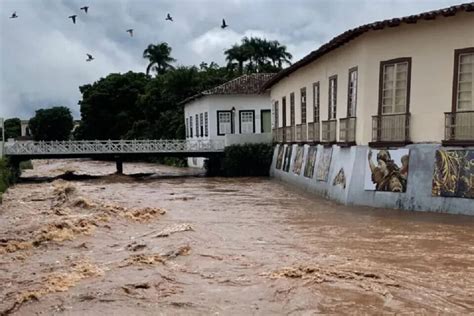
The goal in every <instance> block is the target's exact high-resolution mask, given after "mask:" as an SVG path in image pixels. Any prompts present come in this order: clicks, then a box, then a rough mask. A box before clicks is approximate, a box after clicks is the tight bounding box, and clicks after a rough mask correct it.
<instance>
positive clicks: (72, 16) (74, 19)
mask: <svg viewBox="0 0 474 316" xmlns="http://www.w3.org/2000/svg"><path fill="white" fill-rule="evenodd" d="M68 18H69V19H72V23H74V24H76V18H77V15H75V14H74V15H71V16H69V17H68Z"/></svg>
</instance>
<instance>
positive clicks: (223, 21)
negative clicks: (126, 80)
mask: <svg viewBox="0 0 474 316" xmlns="http://www.w3.org/2000/svg"><path fill="white" fill-rule="evenodd" d="M80 10H81V11H84V13H85V14H87V12H88V11H89V7H88V6H84V7H81V8H80ZM16 18H18V14H16V11H15V12H13V13H12V15H11V16H10V19H16ZM68 19H71V20H72V23H73V24H76V20H77V14H73V15H70V16H68ZM165 21H170V22H173V17H172V16H171V14H169V13H168V14H167V15H166V18H165ZM228 26H229V25H228V24H227V23H226V21H225V19H222V24H221V29H225V28H227V27H228ZM125 32H127V33H128V34H129V35H130V37H133V29H128V30H125ZM86 55H87V59H86V61H93V60H94V57H93V56H92V55H91V54H86Z"/></svg>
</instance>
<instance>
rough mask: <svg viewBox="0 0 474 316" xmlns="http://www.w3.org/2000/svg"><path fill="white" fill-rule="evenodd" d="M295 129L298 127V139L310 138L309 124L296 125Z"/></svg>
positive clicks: (303, 140)
mask: <svg viewBox="0 0 474 316" xmlns="http://www.w3.org/2000/svg"><path fill="white" fill-rule="evenodd" d="M295 129H296V141H297V142H305V141H306V140H307V139H308V135H307V133H308V132H307V125H306V124H299V125H296V128H295Z"/></svg>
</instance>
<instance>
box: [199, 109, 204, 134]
mask: <svg viewBox="0 0 474 316" xmlns="http://www.w3.org/2000/svg"><path fill="white" fill-rule="evenodd" d="M199 128H200V130H199V135H201V137H203V136H204V114H203V113H201V114H199Z"/></svg>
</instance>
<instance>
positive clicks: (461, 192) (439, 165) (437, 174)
mask: <svg viewBox="0 0 474 316" xmlns="http://www.w3.org/2000/svg"><path fill="white" fill-rule="evenodd" d="M431 191H432V194H433V196H444V197H459V198H468V199H474V150H437V151H436V158H435V168H434V175H433V186H432V190H431Z"/></svg>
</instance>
